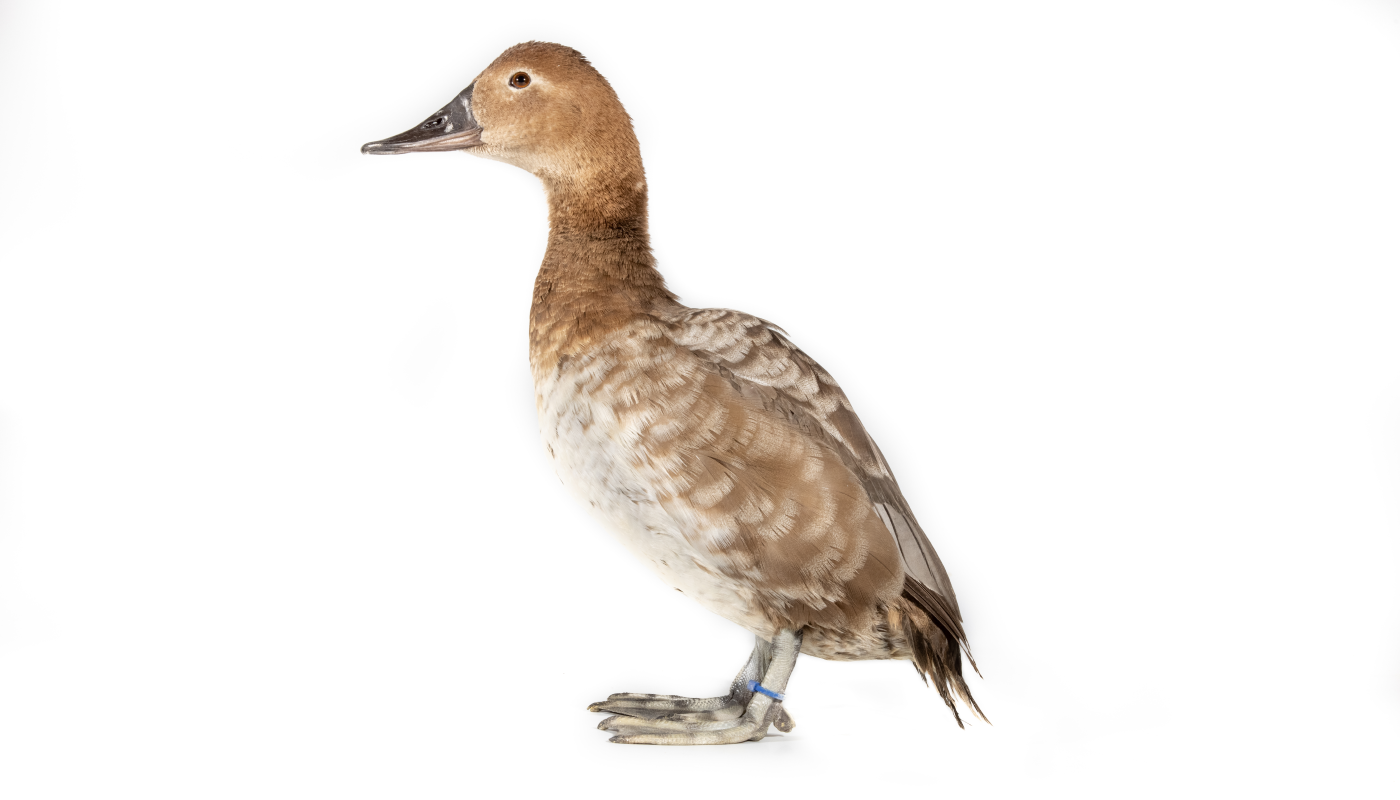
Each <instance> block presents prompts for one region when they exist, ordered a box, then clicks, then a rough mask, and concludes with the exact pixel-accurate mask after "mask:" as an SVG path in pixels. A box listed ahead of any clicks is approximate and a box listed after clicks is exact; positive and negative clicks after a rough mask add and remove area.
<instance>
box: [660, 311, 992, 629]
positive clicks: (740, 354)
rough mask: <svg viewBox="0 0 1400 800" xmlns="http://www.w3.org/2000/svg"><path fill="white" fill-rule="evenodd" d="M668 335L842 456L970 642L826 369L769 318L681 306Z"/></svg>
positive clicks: (908, 568) (938, 564)
mask: <svg viewBox="0 0 1400 800" xmlns="http://www.w3.org/2000/svg"><path fill="white" fill-rule="evenodd" d="M663 320H664V321H665V322H666V323H667V324H668V326H669V328H668V336H670V337H671V338H672V339H673V340H674V341H675V342H676V343H677V344H679V345H681V346H683V347H686V348H688V349H690V350H691V351H692V352H694V353H695V354H696V355H698V356H700V357H701V359H702V361H704V362H705V363H707V364H708V365H709V366H711V367H712V368H713V369H714V370H716V371H717V372H718V373H720V374H721V375H722V376H724V377H725V378H726V379H728V380H729V381H730V382H731V383H732V384H733V385H734V386H735V388H737V389H738V390H739V391H740V392H741V393H743V394H744V395H747V396H749V397H750V398H752V399H754V400H757V401H758V402H760V403H761V404H762V405H763V407H764V408H766V409H768V410H770V411H772V412H774V413H778V414H782V415H783V416H785V417H786V418H787V419H788V420H789V421H791V422H792V423H794V424H796V425H797V426H798V427H799V428H801V429H802V430H803V431H804V432H805V433H807V434H808V435H810V436H812V437H814V438H816V439H818V440H819V441H821V442H823V443H825V444H827V445H828V446H830V447H831V448H832V449H833V450H835V451H836V453H837V454H838V455H839V456H840V457H841V460H842V462H843V463H844V464H845V465H846V467H847V468H848V469H850V470H851V472H853V473H854V474H855V475H856V477H857V478H858V479H859V480H860V483H861V485H862V486H863V487H864V488H865V491H866V493H867V494H868V495H869V496H870V501H871V503H872V504H873V505H874V507H875V512H876V514H878V515H879V517H880V520H881V521H882V522H884V524H885V527H886V528H887V529H888V530H889V532H890V535H891V536H892V537H894V540H895V543H896V544H897V545H898V546H899V552H900V555H901V557H902V559H903V562H904V568H905V574H906V576H908V577H911V578H913V579H915V580H917V581H918V582H919V583H920V584H922V585H923V586H924V587H926V588H927V589H929V590H930V591H931V593H933V594H935V595H937V598H938V599H937V601H934V602H933V605H934V606H935V615H936V616H937V617H939V618H940V619H939V621H940V622H941V623H943V624H944V626H945V627H946V628H948V629H949V630H950V631H952V632H953V633H954V634H955V635H956V636H957V638H958V639H959V640H960V641H962V642H963V643H964V644H965V642H966V637H965V635H964V634H963V629H962V615H961V613H960V611H959V610H958V601H957V596H956V595H955V594H954V592H953V584H952V582H951V581H950V580H949V579H948V571H947V570H946V569H944V567H943V562H942V561H941V560H940V559H939V558H938V553H937V551H935V550H934V548H933V544H932V543H931V542H930V541H929V539H928V536H927V535H926V534H925V533H924V531H923V529H922V528H921V527H919V522H918V520H917V519H915V517H914V512H913V511H912V510H911V509H910V507H909V503H908V501H907V500H905V499H904V494H903V492H901V491H900V489H899V483H898V482H897V481H896V480H895V477H894V473H893V472H892V471H891V470H890V467H889V464H888V463H887V462H886V461H885V457H884V455H883V454H882V453H881V452H880V448H879V447H878V446H876V444H875V440H874V439H873V438H871V436H870V434H869V433H868V432H867V431H866V430H865V426H864V425H863V424H861V421H860V418H859V417H857V416H856V413H855V411H854V409H852V408H851V402H850V400H849V399H847V397H846V394H845V392H843V391H841V387H840V386H839V385H838V384H837V383H836V381H835V379H833V378H832V377H831V375H830V374H828V373H827V372H826V370H824V369H822V368H821V365H819V364H817V362H816V361H815V360H813V359H812V358H811V356H808V355H807V354H806V353H804V352H802V351H801V350H800V349H798V348H797V346H796V345H794V344H793V343H792V342H791V341H790V340H788V338H787V337H786V335H785V334H784V332H783V331H782V329H781V328H779V327H777V326H776V325H773V324H772V323H770V322H767V321H766V320H763V319H760V318H758V317H755V316H752V315H750V314H744V313H742V312H739V311H731V310H729V309H721V308H694V309H692V308H681V309H678V310H676V311H675V312H673V313H671V314H669V315H666V316H664V317H663Z"/></svg>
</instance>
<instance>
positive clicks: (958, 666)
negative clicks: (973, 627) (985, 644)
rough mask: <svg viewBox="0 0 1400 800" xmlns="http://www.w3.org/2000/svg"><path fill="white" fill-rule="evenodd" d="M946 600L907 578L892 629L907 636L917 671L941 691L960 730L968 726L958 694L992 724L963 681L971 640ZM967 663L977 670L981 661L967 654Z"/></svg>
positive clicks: (896, 608)
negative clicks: (959, 706) (965, 654)
mask: <svg viewBox="0 0 1400 800" xmlns="http://www.w3.org/2000/svg"><path fill="white" fill-rule="evenodd" d="M942 600H943V598H942V597H939V596H937V595H936V594H935V593H934V592H933V591H932V590H931V589H928V588H927V587H925V586H924V585H923V584H921V583H919V582H918V581H916V580H914V579H913V578H909V577H906V578H905V579H904V593H903V594H902V595H900V597H899V598H898V599H897V600H895V602H894V603H893V604H892V605H893V606H894V607H895V608H894V610H895V613H894V614H892V615H891V616H892V617H894V619H891V620H890V621H891V622H893V623H896V624H895V625H892V626H891V627H894V628H895V629H896V630H898V631H899V632H900V633H902V634H903V635H904V640H905V642H906V643H907V644H908V648H909V658H910V660H911V661H913V662H914V669H915V670H916V671H917V672H918V673H919V677H920V678H923V680H924V683H925V684H926V685H927V684H928V683H929V682H930V680H932V682H933V688H935V689H937V690H938V694H939V696H940V697H942V698H943V702H944V703H946V704H947V706H948V710H950V711H952V712H953V718H954V719H956V720H957V722H958V727H959V728H962V727H965V726H964V725H963V721H962V717H961V716H959V714H958V707H957V705H956V704H955V703H954V701H953V695H954V694H955V693H956V694H957V696H958V697H961V698H962V701H963V702H964V703H967V705H968V707H969V708H971V709H972V711H973V712H974V713H975V714H977V716H978V717H981V719H982V721H983V722H986V723H988V724H991V720H989V719H987V715H986V714H983V713H982V709H980V708H978V707H977V701H976V700H974V699H972V691H971V690H970V689H969V688H968V686H967V681H965V680H963V674H962V652H961V651H962V650H964V649H966V648H967V637H966V635H965V634H964V633H963V630H962V624H961V621H960V620H958V619H957V616H956V612H955V611H953V610H952V609H951V608H950V607H949V606H948V603H947V602H946V601H943V602H940V601H942ZM967 660H968V662H969V663H970V664H971V665H972V669H973V670H974V671H975V670H976V669H977V662H976V661H973V660H972V653H971V651H969V652H968V654H967ZM977 674H979V675H980V674H982V673H980V672H978V673H977Z"/></svg>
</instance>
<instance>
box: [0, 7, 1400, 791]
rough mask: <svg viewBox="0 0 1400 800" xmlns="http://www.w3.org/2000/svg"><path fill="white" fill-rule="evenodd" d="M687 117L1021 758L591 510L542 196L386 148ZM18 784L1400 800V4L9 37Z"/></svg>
mask: <svg viewBox="0 0 1400 800" xmlns="http://www.w3.org/2000/svg"><path fill="white" fill-rule="evenodd" d="M527 39H543V40H552V41H559V42H563V43H565V44H569V45H572V46H574V47H577V48H578V49H580V50H581V51H583V52H584V53H585V54H587V55H588V56H589V57H590V58H591V59H592V61H593V63H594V64H595V65H596V66H597V67H598V68H599V69H600V70H601V71H602V72H603V74H605V75H606V76H607V77H608V78H609V79H610V80H611V81H612V83H613V85H614V86H615V87H616V88H617V90H618V93H619V94H620V95H621V97H622V99H623V102H624V103H625V104H626V105H627V108H628V109H629V110H630V112H631V113H632V115H633V117H634V118H635V120H636V126H637V131H638V134H639V136H640V138H641V141H642V145H643V153H644V156H645V158H646V160H647V166H648V174H649V178H650V182H651V198H652V221H653V238H654V243H655V247H656V252H657V255H658V257H659V259H660V264H661V266H662V269H663V271H664V272H665V273H666V275H667V276H668V278H669V280H670V282H671V284H672V287H673V288H674V289H676V290H677V291H678V292H679V293H680V294H681V296H682V298H683V299H684V300H685V301H687V302H688V303H690V304H691V305H699V306H726V307H734V308H739V309H742V310H745V311H748V312H751V313H755V314H759V315H761V316H763V317H765V318H768V319H771V320H774V321H775V322H777V323H779V324H781V325H783V326H784V327H785V328H786V329H787V330H788V331H789V332H790V333H791V334H792V336H793V337H794V338H795V340H796V341H797V342H798V343H799V344H800V345H801V346H802V347H803V348H804V349H806V350H807V351H808V352H809V353H811V354H812V355H813V356H815V357H816V358H817V359H818V360H820V361H821V362H822V363H823V364H824V365H825V366H826V367H827V368H828V369H829V370H830V371H831V372H832V373H833V374H835V375H836V376H837V377H838V379H840V380H841V382H842V383H843V385H844V386H845V387H846V389H847V391H848V393H849V394H850V395H851V397H852V399H853V401H854V402H855V404H856V407H857V409H858V410H859V411H860V413H861V414H862V416H863V418H864V420H865V422H866V424H867V426H868V427H869V428H870V430H871V431H872V432H873V433H874V435H875V436H876V438H877V439H878V440H879V442H880V443H881V446H882V447H883V448H884V450H885V452H886V454H887V455H888V457H889V460H890V461H891V463H892V464H893V466H894V468H895V469H896V471H897V472H898V474H899V476H900V480H901V483H902V485H903V486H904V488H905V491H906V493H907V494H908V495H909V497H910V500H911V502H912V503H913V505H914V507H915V509H916V510H917V511H918V513H919V515H920V517H921V519H922V520H923V521H924V526H925V527H926V528H927V529H929V531H930V534H931V536H932V538H933V540H934V542H935V544H936V545H937V546H938V549H939V551H940V552H941V553H942V555H943V558H944V561H945V562H946V563H947V565H948V568H949V571H950V573H951V574H952V577H953V581H954V584H955V585H956V586H957V588H958V592H959V598H960V600H961V602H962V606H963V609H964V612H965V614H966V617H967V627H968V630H969V633H970V636H971V640H972V645H973V648H974V652H975V654H976V655H977V657H978V661H979V663H980V665H981V667H982V672H983V674H984V676H985V679H982V680H978V679H973V680H972V687H973V691H974V692H975V694H976V695H977V697H978V698H979V700H980V701H981V703H982V706H983V708H984V709H985V710H986V712H987V714H988V715H989V716H990V717H991V719H992V721H993V722H994V723H995V725H994V726H987V725H984V724H981V723H970V724H969V729H968V730H966V731H960V730H958V728H957V727H956V726H955V725H954V723H953V721H952V719H951V716H950V715H949V714H948V713H947V712H946V711H945V710H944V709H943V708H942V704H941V703H940V702H939V700H938V697H937V695H936V693H934V692H933V691H932V690H930V689H927V688H925V687H924V686H922V685H921V683H920V682H919V680H918V678H917V677H916V676H915V674H914V671H913V669H912V668H911V667H910V666H909V665H908V664H906V663H891V662H880V663H863V664H838V663H828V662H822V661H818V660H816V659H811V658H803V659H802V660H801V661H799V663H798V666H797V671H796V673H795V675H794V677H793V679H792V682H791V684H790V692H789V696H790V700H789V702H788V705H789V707H790V708H791V709H792V713H793V716H794V718H795V719H796V720H797V723H798V728H797V730H796V731H795V732H794V733H792V734H790V735H787V736H782V737H772V738H770V739H769V740H767V741H765V742H763V743H761V744H758V745H742V746H736V747H729V748H706V749H663V748H640V747H634V748H628V747H619V746H615V745H610V744H608V743H607V736H608V734H605V733H603V732H601V731H596V730H594V725H595V724H596V723H597V721H598V720H599V719H600V717H599V716H597V715H592V714H588V713H586V712H585V711H584V707H585V706H586V705H587V704H588V703H589V702H590V701H593V700H597V699H601V698H602V697H604V696H606V695H607V694H608V693H610V692H614V691H624V690H628V691H660V692H675V693H688V694H709V693H714V692H716V691H718V690H720V689H722V688H723V687H724V686H725V685H726V684H727V682H728V680H729V679H730V677H731V676H732V675H733V673H734V671H735V670H737V669H738V667H739V666H740V664H741V663H742V661H743V660H744V658H745V657H746V655H747V653H748V650H749V647H750V639H749V636H748V635H747V634H746V633H744V632H743V631H740V630H738V629H737V628H735V627H733V626H732V625H730V624H728V623H726V622H724V621H723V620H720V619H719V618H717V617H712V616H710V615H708V614H707V613H706V612H705V611H703V610H702V609H700V608H699V607H698V606H695V605H693V604H692V603H691V602H690V601H689V600H687V599H686V598H684V597H682V596H681V595H679V594H677V593H675V592H673V591H670V590H669V589H667V588H666V587H665V586H664V585H662V584H661V583H660V582H659V581H657V580H656V579H655V578H654V577H653V576H652V575H651V573H650V572H649V571H647V570H646V568H645V567H643V566H642V565H641V564H640V563H635V562H634V561H633V560H632V559H631V558H630V557H629V556H628V555H627V554H626V553H625V552H624V551H623V550H622V549H621V547H620V546H619V545H617V544H616V543H615V542H614V541H613V540H612V539H611V538H610V535H609V534H608V533H607V532H606V531H605V530H603V529H602V528H601V527H600V526H599V525H598V524H596V523H595V522H594V521H593V520H592V519H591V518H590V517H588V516H587V515H586V514H585V513H584V511H583V510H582V509H581V508H580V507H579V506H578V505H577V504H576V503H575V502H574V501H573V499H572V498H570V497H568V496H567V495H566V494H565V491H564V490H563V488H562V487H561V486H560V484H559V482H558V480H557V479H556V478H555V477H554V476H553V474H552V472H551V468H550V466H549V464H548V463H547V461H546V459H545V457H544V455H543V453H542V447H541V446H540V444H539V442H538V438H537V434H536V423H535V418H534V410H533V400H532V390H531V387H530V380H529V375H528V370H527V367H526V347H525V324H526V311H527V308H528V302H529V292H530V286H531V282H532V280H533V276H534V270H535V268H536V266H537V265H538V262H539V259H540V256H541V254H542V252H543V249H544V244H545V232H546V219H545V206H544V201H543V196H542V192H541V191H540V189H539V188H538V184H537V183H536V182H535V180H534V179H533V178H532V177H530V176H529V175H527V174H525V173H524V172H521V171H518V170H516V169H514V168H513V167H509V166H506V165H503V164H498V163H493V162H486V161H481V160H478V159H473V158H469V157H466V156H464V155H460V154H439V155H424V156H405V157H400V158H366V157H362V156H361V155H360V154H359V152H358V149H359V146H360V144H361V143H363V142H366V141H370V140H372V139H379V138H382V137H384V136H387V135H390V134H393V133H397V132H399V131H401V130H403V129H405V128H407V127H409V126H411V125H413V124H416V123H417V122H418V121H420V120H421V119H423V118H424V117H426V116H427V115H428V114H429V113H430V112H432V111H433V110H435V109H437V108H438V107H439V106H441V105H442V104H443V103H444V102H446V101H447V100H448V99H450V98H451V97H452V96H453V95H454V94H455V93H456V92H458V91H459V90H460V89H462V88H463V87H464V86H465V85H466V84H467V83H468V82H469V81H470V80H471V79H472V78H473V77H474V76H475V75H476V73H477V72H478V71H479V70H480V69H481V68H482V67H484V66H485V65H486V64H487V63H489V62H490V61H491V59H493V58H494V57H495V56H496V54H497V53H498V52H500V51H501V50H502V49H504V48H505V47H507V46H509V45H511V44H514V43H516V42H518V41H523V40H527ZM0 108H3V115H0V145H2V146H0V225H2V226H3V230H0V234H2V235H0V796H4V797H5V798H15V800H19V799H20V798H25V799H27V798H50V797H65V798H66V797H102V798H106V797H142V798H247V797H259V798H283V797H286V798H305V797H335V798H355V797H366V798H368V797H374V798H381V797H396V798H398V797H402V798H438V797H442V798H447V797H464V796H475V797H482V796H488V797H491V796H556V795H557V796H569V797H591V796H598V797H605V796H613V797H616V796H618V795H619V794H620V795H623V796H626V795H632V794H636V793H639V792H644V793H647V794H656V795H658V796H674V797H717V796H723V793H734V792H752V791H756V790H761V791H764V792H766V793H771V794H773V795H774V796H778V797H782V796H787V795H789V794H794V793H798V792H802V793H803V794H804V796H809V797H811V796H815V797H835V796H856V795H857V793H859V794H860V795H861V796H866V795H870V796H873V795H874V794H876V793H881V792H893V791H905V792H918V793H919V796H935V795H936V796H954V795H955V794H957V795H964V796H966V795H974V796H1006V797H1028V796H1044V795H1058V794H1073V795H1075V796H1104V797H1127V796H1131V797H1151V796H1163V797H1181V796H1188V795H1189V796H1219V797H1240V796H1264V795H1265V794H1266V793H1267V794H1268V795H1269V796H1287V795H1297V796H1322V795H1323V794H1324V793H1325V794H1328V795H1331V796H1336V795H1338V794H1345V795H1347V796H1354V797H1363V796H1392V797H1393V796H1394V792H1395V791H1396V790H1397V788H1400V780H1398V779H1397V770H1396V768H1395V766H1394V760H1395V753H1396V745H1397V743H1400V582H1397V578H1396V574H1397V566H1400V546H1398V545H1397V533H1398V532H1400V313H1397V308H1400V238H1398V237H1397V235H1396V234H1397V222H1400V3H1396V2H1380V1H1379V0H1374V1H1372V2H1366V1H1364V0H1311V1H1309V2H1304V1H1302V0H1296V1H1287V2H1285V1H1284V0H1256V1H1255V2H1248V1H1247V0H1209V1H1206V0H1174V1H1173V2H1160V3H1122V2H1109V1H1107V0H1105V1H1104V2H1089V1H1088V0H1063V1H1062V2H1056V3H1042V2H1032V1H1030V0H1027V1H1026V2H979V3H970V2H951V1H950V2H936V3H918V4H914V3H909V4H905V5H903V6H896V5H891V4H865V5H860V4H857V5H849V4H848V5H830V6H815V5H810V4H804V5H796V4H794V5H791V6H786V7H783V6H778V5H764V4H757V3H753V2H743V3H725V2H713V3H707V4H703V5H692V6H687V7H684V8H681V7H672V6H667V5H664V4H659V3H633V4H627V3H605V2H570V3H556V2H527V3H520V2H515V3H467V2H454V3H442V2H412V0H400V1H399V2H394V3H355V2H322V3H316V2H291V3H288V2H276V3H272V2H257V1H253V2H244V3H236V4H228V3H222V4H190V3H176V2H166V3H160V2H153V1H152V0H132V1H131V2H124V3H96V2H88V3H84V2H42V3H41V2H38V1H37V0H28V1H24V2H21V1H17V0H16V1H12V2H8V3H5V4H4V5H3V6H0Z"/></svg>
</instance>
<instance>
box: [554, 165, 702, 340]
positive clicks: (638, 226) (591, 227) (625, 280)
mask: <svg viewBox="0 0 1400 800" xmlns="http://www.w3.org/2000/svg"><path fill="white" fill-rule="evenodd" d="M639 161H640V159H639ZM541 177H542V178H543V180H544V184H545V192H546V194H547V196H548V198H549V247H548V248H547V249H546V250H545V254H544V263H543V264H541V265H540V272H539V275H538V276H536V278H535V295H534V302H533V304H532V306H531V309H530V360H531V363H532V364H534V365H536V366H537V367H548V366H550V365H552V364H553V363H554V362H556V361H557V360H558V358H559V357H561V356H565V355H572V354H575V353H578V352H581V351H583V350H585V349H586V348H587V347H588V345H589V344H590V343H592V342H594V341H596V340H597V338H598V337H599V336H601V335H603V334H605V333H606V332H608V331H610V330H615V329H616V327H617V326H618V325H619V324H622V323H623V322H625V321H626V320H627V319H629V318H632V317H635V316H637V315H639V314H644V313H646V312H647V311H649V310H651V309H652V308H654V307H655V306H656V304H657V303H658V302H667V301H674V300H675V295H673V294H671V292H670V291H668V290H667V289H666V282H665V280H664V279H662V277H661V273H660V272H657V270H656V263H655V259H654V258H653V257H652V254H651V241H650V237H649V235H648V233H647V189H646V180H645V178H644V177H643V176H642V174H641V170H640V163H638V165H637V169H636V170H635V171H634V170H617V171H612V170H609V171H607V172H606V173H604V174H603V176H602V177H600V178H599V179H594V180H579V179H576V178H571V179H557V178H552V177H550V176H541Z"/></svg>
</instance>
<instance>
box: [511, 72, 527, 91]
mask: <svg viewBox="0 0 1400 800" xmlns="http://www.w3.org/2000/svg"><path fill="white" fill-rule="evenodd" d="M510 85H511V86H514V87H515V88H517V89H524V88H525V87H526V86H529V85H530V76H529V75H526V74H525V73H523V72H517V73H515V74H514V75H512V76H511V77H510Z"/></svg>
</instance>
